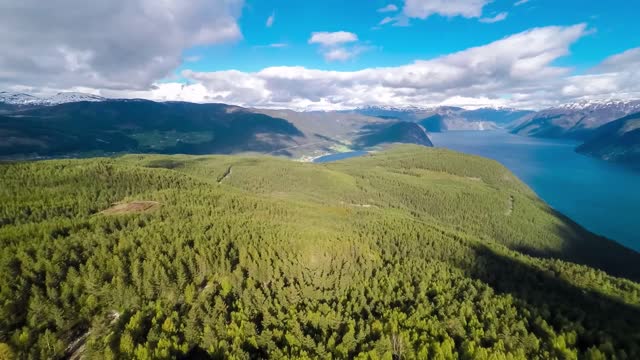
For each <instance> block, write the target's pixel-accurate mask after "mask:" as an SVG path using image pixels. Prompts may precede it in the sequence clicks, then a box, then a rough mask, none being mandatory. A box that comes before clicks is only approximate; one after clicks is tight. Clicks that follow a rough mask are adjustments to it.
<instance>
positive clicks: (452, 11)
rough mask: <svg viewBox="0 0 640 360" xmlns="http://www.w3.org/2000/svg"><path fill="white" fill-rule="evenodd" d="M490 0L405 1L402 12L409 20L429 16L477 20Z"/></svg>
mask: <svg viewBox="0 0 640 360" xmlns="http://www.w3.org/2000/svg"><path fill="white" fill-rule="evenodd" d="M490 2H491V0H405V3H404V8H403V10H402V11H403V12H404V14H405V15H406V16H408V17H410V18H419V19H426V18H428V17H429V16H431V15H435V14H437V15H441V16H445V17H454V16H462V17H465V18H478V17H480V16H482V9H483V8H484V6H485V5H487V4H488V3H490Z"/></svg>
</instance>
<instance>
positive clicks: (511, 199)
mask: <svg viewBox="0 0 640 360" xmlns="http://www.w3.org/2000/svg"><path fill="white" fill-rule="evenodd" d="M514 203H515V198H514V197H513V195H509V206H508V207H507V211H505V213H504V214H505V215H507V216H510V215H511V213H513V206H514Z"/></svg>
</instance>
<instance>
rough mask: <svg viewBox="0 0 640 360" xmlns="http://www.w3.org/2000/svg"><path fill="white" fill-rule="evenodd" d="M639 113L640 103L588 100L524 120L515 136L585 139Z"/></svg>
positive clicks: (533, 115) (535, 114) (514, 130)
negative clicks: (603, 127) (612, 123)
mask: <svg viewBox="0 0 640 360" xmlns="http://www.w3.org/2000/svg"><path fill="white" fill-rule="evenodd" d="M637 112H640V100H616V99H607V100H587V101H578V102H572V103H567V104H563V105H559V106H556V107H552V108H548V109H544V110H541V111H538V112H536V113H533V114H531V115H528V116H525V117H524V118H522V119H521V120H520V121H519V123H518V124H517V125H516V126H514V128H513V131H512V132H513V133H515V134H519V135H527V136H535V137H552V138H557V137H567V138H575V139H586V138H588V137H589V136H590V134H591V133H592V132H593V131H594V130H595V129H596V128H598V127H600V126H602V125H604V124H607V123H609V122H611V121H614V120H617V119H620V118H622V117H625V116H627V115H630V114H633V113H637Z"/></svg>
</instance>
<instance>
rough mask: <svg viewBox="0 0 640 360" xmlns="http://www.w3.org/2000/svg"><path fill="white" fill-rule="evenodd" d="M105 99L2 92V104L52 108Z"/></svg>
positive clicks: (93, 96) (75, 93) (0, 96)
mask: <svg viewBox="0 0 640 360" xmlns="http://www.w3.org/2000/svg"><path fill="white" fill-rule="evenodd" d="M104 100H106V99H105V98H103V97H101V96H97V95H91V94H83V93H78V92H61V93H57V94H56V95H53V96H50V97H37V96H33V95H29V94H25V93H17V92H10V91H0V103H4V104H9V105H23V106H52V105H59V104H65V103H71V102H80V101H104Z"/></svg>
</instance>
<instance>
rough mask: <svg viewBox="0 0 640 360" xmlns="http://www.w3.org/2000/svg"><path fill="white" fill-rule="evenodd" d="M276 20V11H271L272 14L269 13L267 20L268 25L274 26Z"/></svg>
mask: <svg viewBox="0 0 640 360" xmlns="http://www.w3.org/2000/svg"><path fill="white" fill-rule="evenodd" d="M274 21H276V13H275V12H273V13H271V15H269V17H268V18H267V22H266V24H265V26H266V27H268V28H270V27H272V26H273V23H274Z"/></svg>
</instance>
